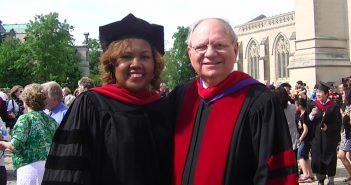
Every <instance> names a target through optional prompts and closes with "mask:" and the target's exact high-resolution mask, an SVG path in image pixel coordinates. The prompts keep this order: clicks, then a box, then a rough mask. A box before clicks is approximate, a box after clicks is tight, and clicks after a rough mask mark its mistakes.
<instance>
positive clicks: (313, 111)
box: [311, 107, 318, 116]
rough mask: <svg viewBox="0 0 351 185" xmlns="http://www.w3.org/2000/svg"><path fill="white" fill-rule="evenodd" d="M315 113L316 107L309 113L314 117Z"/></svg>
mask: <svg viewBox="0 0 351 185" xmlns="http://www.w3.org/2000/svg"><path fill="white" fill-rule="evenodd" d="M317 112H318V108H317V107H315V108H313V109H312V111H311V114H312V116H315V115H316V114H317Z"/></svg>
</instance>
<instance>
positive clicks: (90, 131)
mask: <svg viewBox="0 0 351 185" xmlns="http://www.w3.org/2000/svg"><path fill="white" fill-rule="evenodd" d="M163 33H164V28H163V26H160V25H157V24H150V23H148V22H146V21H145V20H142V19H140V18H137V17H135V16H134V15H133V14H129V15H127V16H126V17H125V18H123V19H122V20H120V21H117V22H114V23H111V24H108V25H104V26H101V27H100V41H101V46H102V48H103V54H102V56H101V58H100V65H101V66H100V69H103V70H102V71H101V78H102V82H103V83H104V85H103V86H102V87H96V88H92V89H90V90H88V91H86V92H84V93H82V94H81V95H79V96H78V97H77V98H76V100H75V101H74V103H73V104H72V105H71V107H70V109H69V112H68V113H67V115H66V117H65V119H64V120H63V122H62V123H61V125H60V127H59V128H58V130H57V131H56V134H55V137H54V139H53V144H52V146H51V150H50V153H49V156H48V160H47V163H46V170H45V174H44V181H43V183H42V184H43V185H48V184H55V185H56V184H66V185H68V184H71V185H73V184H99V185H107V184H124V185H136V184H137V185H151V184H152V185H167V184H171V176H172V173H171V170H172V168H171V166H172V157H171V156H172V141H173V140H172V126H171V125H170V123H169V121H167V119H168V117H167V116H166V113H167V112H165V110H166V105H165V101H163V99H160V95H159V93H157V92H156V91H157V90H158V89H159V85H160V83H161V71H162V69H163V66H164V62H163V59H162V55H163V54H164V36H163V35H164V34H163Z"/></svg>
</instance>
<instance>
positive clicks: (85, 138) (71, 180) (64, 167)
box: [42, 95, 98, 185]
mask: <svg viewBox="0 0 351 185" xmlns="http://www.w3.org/2000/svg"><path fill="white" fill-rule="evenodd" d="M91 105H92V102H91V100H90V99H89V96H86V95H81V96H79V97H78V98H77V99H76V100H75V102H74V104H73V105H72V106H71V107H70V109H69V110H68V112H67V114H66V116H65V117H64V119H63V121H62V123H61V124H60V126H59V128H58V129H57V131H56V133H55V135H54V138H53V142H52V146H51V149H50V152H49V155H48V158H47V161H46V165H45V173H44V178H43V182H42V184H43V185H47V184H65V185H66V184H67V185H68V184H72V185H73V184H92V183H93V182H92V181H91V179H90V178H91V177H93V176H94V174H91V173H90V172H92V171H93V170H89V169H91V168H94V166H92V164H93V163H92V161H93V160H94V156H95V155H96V154H97V150H98V148H95V149H94V150H92V149H91V147H90V146H98V145H96V142H97V141H96V140H95V138H94V136H93V135H90V134H88V133H89V131H88V130H89V129H90V130H94V127H96V125H97V124H96V122H97V111H96V110H95V108H96V107H95V106H91Z"/></svg>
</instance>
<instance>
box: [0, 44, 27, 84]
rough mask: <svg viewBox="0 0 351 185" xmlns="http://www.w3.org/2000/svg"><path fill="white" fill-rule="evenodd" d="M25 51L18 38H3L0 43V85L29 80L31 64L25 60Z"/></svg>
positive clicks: (25, 82) (22, 82) (23, 82)
mask: <svg viewBox="0 0 351 185" xmlns="http://www.w3.org/2000/svg"><path fill="white" fill-rule="evenodd" d="M26 53H27V52H26V50H25V47H24V46H23V44H21V42H20V41H19V40H18V39H5V40H4V41H3V42H2V43H1V44H0V71H1V72H0V87H9V88H11V87H12V86H13V85H15V84H19V85H26V84H28V83H30V82H31V78H30V75H31V73H30V71H31V68H32V65H31V64H30V63H29V62H28V61H27V60H26Z"/></svg>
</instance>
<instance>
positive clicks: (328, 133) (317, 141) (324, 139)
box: [310, 82, 341, 185]
mask: <svg viewBox="0 0 351 185" xmlns="http://www.w3.org/2000/svg"><path fill="white" fill-rule="evenodd" d="M329 89H331V87H330V86H329V85H328V84H326V83H324V82H319V85H318V88H317V92H316V94H317V100H316V101H315V103H316V107H315V108H313V109H312V111H311V115H310V119H311V120H312V121H313V123H314V125H315V129H314V138H313V139H312V143H311V144H312V149H311V156H312V161H311V162H312V170H313V172H314V173H316V175H317V179H318V184H321V185H323V184H324V179H325V175H328V185H334V176H335V173H336V162H337V158H336V148H337V146H338V143H339V141H340V129H341V120H340V119H341V116H340V111H339V108H338V107H339V106H338V105H337V104H336V103H335V102H334V101H332V100H331V99H329V98H328V92H329Z"/></svg>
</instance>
